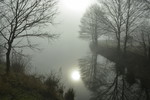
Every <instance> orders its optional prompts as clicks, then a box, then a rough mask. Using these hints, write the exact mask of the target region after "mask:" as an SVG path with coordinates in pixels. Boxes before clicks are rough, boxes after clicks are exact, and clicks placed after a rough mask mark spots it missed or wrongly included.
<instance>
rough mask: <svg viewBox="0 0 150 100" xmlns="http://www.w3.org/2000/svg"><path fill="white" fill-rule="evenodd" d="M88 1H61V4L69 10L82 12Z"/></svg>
mask: <svg viewBox="0 0 150 100" xmlns="http://www.w3.org/2000/svg"><path fill="white" fill-rule="evenodd" d="M89 1H90V0H63V4H64V6H65V7H67V8H68V9H70V10H73V11H83V10H85V9H86V8H87V7H88V6H89V4H90V2H89Z"/></svg>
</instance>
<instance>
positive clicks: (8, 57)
mask: <svg viewBox="0 0 150 100" xmlns="http://www.w3.org/2000/svg"><path fill="white" fill-rule="evenodd" d="M10 52H11V46H9V47H8V50H7V53H6V73H9V72H10Z"/></svg>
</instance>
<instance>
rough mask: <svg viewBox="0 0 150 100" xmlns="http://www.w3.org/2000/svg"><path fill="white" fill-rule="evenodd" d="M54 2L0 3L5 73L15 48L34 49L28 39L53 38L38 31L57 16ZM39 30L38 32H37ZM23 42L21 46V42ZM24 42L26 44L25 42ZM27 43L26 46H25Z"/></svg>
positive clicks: (17, 0)
mask: <svg viewBox="0 0 150 100" xmlns="http://www.w3.org/2000/svg"><path fill="white" fill-rule="evenodd" d="M56 4H57V1H56V0H44V1H43V0H4V1H2V2H0V6H1V7H2V8H3V9H0V12H1V13H0V16H1V19H0V23H1V24H0V34H1V36H2V37H3V39H4V40H5V43H4V44H3V46H4V48H5V49H6V66H7V68H6V72H7V73H8V72H9V71H10V66H11V63H10V54H11V51H12V49H15V48H25V47H28V48H34V47H35V46H36V45H34V44H33V43H32V42H31V41H30V38H31V37H33V38H35V37H39V38H50V39H53V38H55V36H56V35H54V34H50V33H49V32H42V31H40V29H39V28H40V27H43V26H46V25H49V24H50V25H51V24H53V23H54V18H55V15H57V8H56ZM38 29H39V30H38ZM22 41H24V43H23V44H21V42H22ZM25 41H26V42H25ZM25 43H27V44H25Z"/></svg>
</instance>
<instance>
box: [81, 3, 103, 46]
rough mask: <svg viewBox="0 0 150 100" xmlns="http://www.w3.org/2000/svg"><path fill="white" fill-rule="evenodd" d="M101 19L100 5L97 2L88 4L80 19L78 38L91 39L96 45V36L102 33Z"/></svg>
mask: <svg viewBox="0 0 150 100" xmlns="http://www.w3.org/2000/svg"><path fill="white" fill-rule="evenodd" d="M103 19H104V12H102V9H101V8H100V6H99V5H97V4H94V5H92V6H90V7H89V8H88V10H87V11H86V13H85V14H84V16H83V17H82V19H81V25H80V38H84V39H89V40H92V43H93V44H94V45H95V46H97V44H98V38H99V37H100V36H101V35H103V34H104V31H103V28H104V25H103V24H102V23H103Z"/></svg>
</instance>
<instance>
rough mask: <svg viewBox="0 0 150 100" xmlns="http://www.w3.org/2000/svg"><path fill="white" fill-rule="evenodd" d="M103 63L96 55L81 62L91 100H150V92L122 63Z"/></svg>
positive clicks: (106, 61) (83, 77) (83, 76)
mask: <svg viewBox="0 0 150 100" xmlns="http://www.w3.org/2000/svg"><path fill="white" fill-rule="evenodd" d="M101 62H102V61H101ZM101 62H100V61H98V55H97V54H96V53H93V54H92V55H90V56H88V57H86V58H83V59H80V60H79V65H80V68H81V73H82V79H83V81H84V83H85V85H86V87H87V88H88V89H89V90H90V91H92V92H93V94H92V96H91V100H149V90H148V89H147V88H145V87H144V86H143V85H142V84H141V82H140V81H139V80H137V79H135V77H134V75H133V74H132V73H131V72H129V71H128V70H127V69H126V68H124V67H123V66H122V65H121V64H120V63H117V64H115V65H114V64H112V63H111V62H110V61H108V60H105V62H102V63H101ZM119 62H120V61H119Z"/></svg>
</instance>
